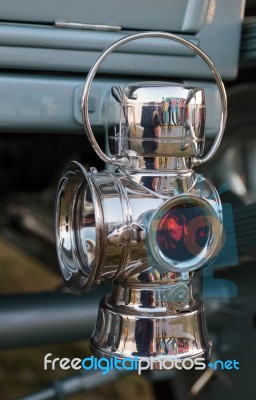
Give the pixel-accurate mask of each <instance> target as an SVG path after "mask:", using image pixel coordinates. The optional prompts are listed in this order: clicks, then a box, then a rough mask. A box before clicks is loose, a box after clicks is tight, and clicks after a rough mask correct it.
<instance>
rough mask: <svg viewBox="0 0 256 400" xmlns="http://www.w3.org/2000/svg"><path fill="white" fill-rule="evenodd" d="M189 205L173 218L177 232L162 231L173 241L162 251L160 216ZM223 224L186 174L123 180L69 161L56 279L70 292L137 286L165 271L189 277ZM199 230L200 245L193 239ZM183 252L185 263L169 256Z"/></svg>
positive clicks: (204, 185) (202, 187) (207, 189)
mask: <svg viewBox="0 0 256 400" xmlns="http://www.w3.org/2000/svg"><path fill="white" fill-rule="evenodd" d="M188 206H189V207H190V208H188V209H186V210H187V211H186V213H187V214H191V216H190V217H189V215H187V216H183V217H182V218H183V219H182V221H181V218H180V220H177V219H176V221H175V224H176V225H175V226H174V228H175V230H176V232H175V233H172V230H171V229H169V228H170V227H168V229H167V232H166V233H165V235H167V236H166V238H165V243H167V242H168V243H171V244H170V246H169V247H168V246H167V249H166V250H165V249H163V248H162V247H161V246H162V243H163V241H162V242H161V243H160V242H158V235H159V234H161V235H163V232H162V233H161V229H162V228H161V227H160V225H161V219H163V217H164V216H165V214H166V213H167V214H168V213H170V212H172V210H175V209H176V208H177V207H178V208H180V207H183V208H184V207H188ZM193 210H194V211H193ZM198 210H199V211H200V213H201V214H202V215H201V214H200V215H198ZM191 211H193V212H192V213H191ZM195 211H196V212H197V213H196V214H195ZM168 220H169V222H168V223H169V224H170V223H171V218H169V217H168ZM221 222H222V211H221V205H220V201H219V197H218V193H217V192H216V190H215V189H214V187H213V186H212V185H210V184H209V183H208V182H207V180H205V179H204V178H203V177H202V176H200V175H197V174H195V173H194V172H193V171H192V170H187V171H183V172H180V173H177V172H175V171H173V173H172V174H169V175H167V176H166V175H163V174H161V173H159V172H158V171H155V175H152V172H151V173H150V174H132V175H126V174H123V173H119V174H112V173H109V172H107V171H101V172H97V171H96V170H94V169H92V170H91V171H90V172H87V171H85V170H84V168H83V167H82V166H81V165H80V164H79V163H76V162H73V163H70V164H69V165H68V167H67V168H66V170H65V171H64V175H63V178H62V179H61V182H60V185H59V189H58V194H57V207H56V234H57V236H56V241H57V251H58V257H59V262H60V265H61V270H62V274H63V276H64V279H65V280H66V282H67V285H68V286H69V288H70V289H71V290H72V291H75V292H80V291H82V290H86V289H87V288H88V287H89V286H90V285H91V284H92V283H94V282H98V283H99V282H100V281H101V280H106V279H111V280H113V279H115V278H117V277H118V278H119V279H129V281H130V282H133V284H134V283H135V282H136V281H137V283H140V279H141V278H140V277H141V274H142V273H144V277H145V276H146V275H147V276H148V278H147V279H148V280H150V279H151V280H152V277H153V276H155V277H156V278H155V281H157V280H159V279H157V276H160V277H163V276H165V277H167V276H168V272H169V271H170V272H173V273H178V274H183V275H184V279H187V276H188V274H189V273H190V272H191V271H194V270H196V269H199V268H202V267H205V266H206V265H207V264H209V262H211V261H212V260H213V258H214V256H215V255H216V254H217V252H218V249H219V246H220V243H221V230H222V229H221V228H222V224H221ZM172 223H174V222H172ZM203 225H204V226H203ZM206 230H207V232H206ZM191 232H192V233H191ZM203 233H205V236H206V237H205V241H202V239H200V240H199V239H197V238H198V237H199V236H200V234H203ZM179 234H180V237H177V235H179ZM173 243H175V246H176V247H175V248H174V246H173ZM178 249H179V250H178ZM170 250H171V251H172V253H171V255H170V254H169V255H168V254H167V253H168V252H170ZM185 250H186V252H187V253H188V254H189V256H188V257H187V258H186V259H183V260H181V259H179V257H178V258H177V256H175V254H176V253H177V251H181V252H182V254H183V255H184V254H186V252H185ZM175 252H176V253H175ZM149 276H151V278H149ZM131 277H132V278H131ZM155 284H157V283H156V282H155Z"/></svg>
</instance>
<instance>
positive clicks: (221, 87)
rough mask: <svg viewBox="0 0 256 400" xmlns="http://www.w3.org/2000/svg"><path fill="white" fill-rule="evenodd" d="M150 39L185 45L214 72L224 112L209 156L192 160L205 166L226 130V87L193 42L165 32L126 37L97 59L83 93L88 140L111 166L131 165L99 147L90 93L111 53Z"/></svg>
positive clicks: (83, 108) (195, 163)
mask: <svg viewBox="0 0 256 400" xmlns="http://www.w3.org/2000/svg"><path fill="white" fill-rule="evenodd" d="M148 37H159V38H163V39H169V40H173V41H176V42H179V43H181V44H183V45H184V46H186V47H188V48H190V49H191V50H193V51H194V52H195V53H196V54H198V55H199V56H200V57H201V58H202V59H203V61H204V62H205V63H206V64H207V66H208V67H209V69H210V70H211V72H212V75H213V77H214V79H215V82H216V84H217V86H218V89H219V93H220V101H221V106H222V112H221V120H220V129H219V133H218V135H217V136H216V138H215V141H214V143H213V146H212V147H211V149H210V150H209V152H208V154H207V155H206V156H204V157H203V158H198V157H192V159H191V162H192V164H193V165H199V164H203V163H205V162H207V161H209V160H210V159H211V158H212V157H213V156H214V154H215V153H216V151H217V149H218V147H219V144H220V142H221V139H222V135H223V132H224V129H225V124H226V118H227V96H226V91H225V87H224V84H223V82H222V79H221V76H220V74H219V72H218V70H217V68H216V67H215V65H214V64H213V62H212V61H211V59H210V58H209V57H208V56H207V55H206V54H205V53H204V52H203V51H202V50H201V49H199V47H197V46H195V45H194V44H193V43H191V42H189V41H187V40H186V39H183V38H181V37H179V36H176V35H173V34H171V33H164V32H141V33H135V34H132V35H130V36H126V37H124V38H122V39H120V40H118V41H117V42H115V43H113V44H112V45H111V46H109V47H108V48H107V49H106V50H105V51H104V52H103V53H102V54H101V55H100V57H99V58H98V59H97V61H96V62H95V64H94V65H93V66H92V68H91V70H90V71H89V73H88V75H87V79H86V82H85V87H84V92H83V96H82V113H83V121H84V126H85V131H86V134H87V136H88V139H89V141H90V143H91V145H92V147H93V149H94V150H95V152H96V153H97V155H98V156H99V157H100V158H101V159H102V160H103V161H105V162H107V163H109V164H115V165H119V166H120V167H123V168H125V167H127V166H128V165H129V160H128V158H127V157H108V156H107V155H106V154H105V153H104V151H102V150H101V148H100V146H99V145H98V143H97V141H96V139H95V137H94V134H93V131H92V129H91V125H90V121H89V113H88V102H89V92H90V88H91V84H92V81H93V78H94V77H95V75H96V73H97V70H98V69H99V67H100V66H101V64H102V63H103V61H104V60H105V59H106V58H107V57H108V56H109V54H110V53H112V52H113V51H114V50H115V49H117V48H118V47H120V46H122V45H123V44H125V43H129V42H131V41H133V40H137V39H143V38H148Z"/></svg>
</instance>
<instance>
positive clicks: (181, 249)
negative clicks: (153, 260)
mask: <svg viewBox="0 0 256 400" xmlns="http://www.w3.org/2000/svg"><path fill="white" fill-rule="evenodd" d="M204 208H205V207H198V206H194V205H190V204H183V205H179V206H176V207H174V208H172V209H171V210H169V211H167V212H166V213H165V214H164V216H163V218H162V219H161V221H160V223H159V226H158V232H157V244H158V246H159V248H160V250H161V251H162V253H163V254H164V255H165V256H166V257H168V258H170V259H174V260H179V261H186V260H189V259H191V258H193V257H195V256H197V255H198V254H199V253H200V252H201V250H202V249H203V248H204V247H205V245H206V243H207V240H208V238H209V231H210V226H209V217H207V215H206V210H204Z"/></svg>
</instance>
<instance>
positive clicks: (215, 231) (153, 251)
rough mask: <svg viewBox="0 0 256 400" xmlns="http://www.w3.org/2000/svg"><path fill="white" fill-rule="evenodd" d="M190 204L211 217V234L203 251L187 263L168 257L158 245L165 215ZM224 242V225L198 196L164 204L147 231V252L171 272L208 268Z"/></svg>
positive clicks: (180, 197)
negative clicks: (159, 229)
mask: <svg viewBox="0 0 256 400" xmlns="http://www.w3.org/2000/svg"><path fill="white" fill-rule="evenodd" d="M186 204H188V205H189V204H190V205H193V206H196V207H199V208H202V209H204V210H207V212H204V213H203V214H205V216H206V217H209V226H210V234H209V237H208V239H207V243H206V244H205V246H204V247H203V248H202V250H201V251H200V252H199V253H198V254H196V255H195V256H194V257H192V258H190V259H187V260H185V261H179V260H177V259H171V258H169V257H167V256H166V255H165V254H164V253H163V252H162V251H161V249H160V248H159V245H158V239H157V235H158V228H159V224H160V222H161V220H162V218H163V215H164V214H165V213H167V212H168V211H170V210H171V209H172V208H174V207H177V206H179V205H186ZM221 242H222V223H221V220H220V218H219V217H218V215H217V213H216V211H215V210H214V208H213V207H212V205H211V204H210V203H209V202H208V201H207V200H206V199H205V198H203V197H199V196H196V195H187V194H186V195H179V196H176V197H174V198H172V199H170V200H168V201H166V202H165V203H163V204H162V205H161V206H160V207H159V208H158V209H157V210H156V211H155V212H153V214H152V215H151V218H150V220H149V223H148V229H147V241H146V246H147V251H148V253H149V255H150V257H152V258H153V260H154V261H155V262H156V263H157V264H158V265H159V266H160V267H162V268H164V269H165V270H167V271H171V272H179V273H182V274H184V273H186V274H187V273H189V272H192V271H195V270H197V269H200V268H203V267H205V266H208V265H209V264H210V262H212V261H213V260H214V259H215V258H216V257H217V255H218V253H219V249H220V246H221Z"/></svg>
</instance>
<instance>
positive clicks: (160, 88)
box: [56, 32, 227, 368]
mask: <svg viewBox="0 0 256 400" xmlns="http://www.w3.org/2000/svg"><path fill="white" fill-rule="evenodd" d="M146 37H160V38H165V39H170V40H174V41H177V42H180V43H181V44H183V45H185V46H187V47H189V48H190V49H192V50H194V51H195V53H197V54H198V55H199V56H200V57H202V59H203V60H204V61H205V62H206V64H207V65H208V67H209V68H210V69H211V71H212V74H213V77H214V79H215V81H216V84H217V86H218V88H219V92H220V100H221V105H222V113H221V122H220V130H219V133H218V135H217V137H216V138H215V141H214V143H213V146H212V147H211V149H210V151H209V152H208V154H207V155H206V156H204V157H203V158H199V157H200V156H201V155H202V152H203V147H204V129H205V115H206V111H205V98H204V91H203V89H200V88H188V87H184V86H182V85H177V84H170V83H159V82H146V83H139V84H131V85H129V86H127V87H126V88H125V89H124V90H123V92H122V96H120V112H121V118H120V127H119V132H118V133H117V134H112V136H110V137H109V140H110V148H111V149H112V152H113V155H114V157H108V156H107V155H106V154H105V153H104V152H103V151H102V150H101V149H100V147H99V145H98V144H97V142H96V140H95V137H94V135H93V132H92V130H91V126H90V122H89V117H88V98H89V91H90V88H91V84H92V80H93V78H94V76H95V74H96V72H97V70H98V68H99V67H100V65H101V63H102V62H103V61H104V60H105V58H106V57H107V56H108V55H109V54H110V53H111V52H112V51H113V50H115V49H117V48H118V47H119V46H121V45H123V44H125V43H128V42H130V41H133V40H136V39H141V38H146ZM118 92H119V93H121V90H119V89H118ZM82 112H83V118H84V125H85V129H86V133H87V136H88V139H89V141H90V142H91V145H92V147H93V148H94V150H95V151H96V153H97V154H98V156H99V157H100V158H101V159H102V160H104V161H106V162H108V163H110V164H116V165H118V166H119V167H120V170H117V171H116V172H115V173H110V172H107V171H101V172H98V171H97V170H95V169H91V170H90V171H89V172H87V171H85V169H84V168H83V167H82V166H81V165H80V164H78V163H76V162H73V163H71V164H69V166H68V167H67V169H66V170H65V171H64V175H63V178H62V179H61V182H60V184H59V188H58V195H57V207H56V241H57V251H58V257H59V262H60V266H61V270H62V273H63V276H64V279H65V280H66V282H67V285H68V287H69V288H70V289H71V290H72V291H74V292H76V293H78V292H81V291H82V290H86V289H88V288H89V287H90V285H92V284H93V283H100V281H101V280H112V281H114V285H113V290H112V293H111V295H110V296H107V297H106V298H104V299H103V300H102V301H101V304H100V308H99V314H98V319H97V324H96V327H95V331H94V333H93V335H92V338H91V349H92V351H93V352H94V353H95V354H96V355H97V356H99V357H102V356H103V357H111V356H117V357H120V358H124V357H132V356H138V357H153V359H154V360H155V361H157V360H159V357H164V358H167V357H171V358H173V359H183V358H188V357H191V358H195V357H198V356H200V357H202V356H203V357H205V358H207V357H208V355H209V353H210V349H211V344H210V342H209V339H208V334H207V329H206V323H205V316H204V308H203V305H202V303H201V302H200V301H199V300H198V299H194V298H193V294H192V287H191V279H192V277H193V273H194V271H196V270H197V269H199V268H205V267H206V266H207V265H209V263H211V262H212V261H213V259H214V258H215V257H216V256H217V254H218V252H219V250H220V246H221V238H222V207H221V204H220V199H219V196H218V193H217V191H216V189H215V188H214V186H213V185H211V184H210V183H209V182H208V181H207V180H206V179H205V178H204V177H202V176H200V175H199V174H196V173H195V172H194V171H193V170H192V169H191V168H192V167H193V165H197V164H202V163H204V162H206V161H208V160H209V159H210V158H211V157H212V156H213V155H214V154H215V152H216V150H217V148H218V146H219V144H220V141H221V138H222V134H223V130H224V126H225V122H226V114H227V106H226V93H225V89H224V86H223V83H222V80H221V78H220V75H219V73H218V71H217V70H216V68H215V66H214V65H213V63H212V62H211V60H210V59H209V58H208V57H207V56H206V55H205V53H204V52H203V51H202V50H200V49H199V48H198V47H196V46H195V45H193V44H192V43H190V42H188V41H187V40H185V39H182V38H180V37H178V36H175V35H173V34H169V33H161V32H146V33H137V34H134V35H131V36H128V37H125V38H123V39H121V40H119V41H118V42H116V43H114V44H113V45H111V46H110V47H109V48H107V49H106V50H105V51H104V52H103V53H102V55H101V56H100V57H99V58H98V60H97V61H96V63H95V65H94V66H93V67H92V69H91V70H90V72H89V74H88V76H87V80H86V83H85V88H84V93H83V98H82ZM156 368H157V367H156Z"/></svg>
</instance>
